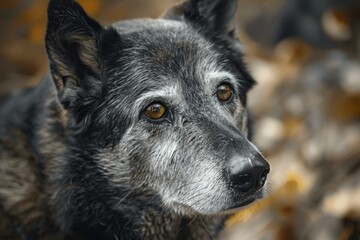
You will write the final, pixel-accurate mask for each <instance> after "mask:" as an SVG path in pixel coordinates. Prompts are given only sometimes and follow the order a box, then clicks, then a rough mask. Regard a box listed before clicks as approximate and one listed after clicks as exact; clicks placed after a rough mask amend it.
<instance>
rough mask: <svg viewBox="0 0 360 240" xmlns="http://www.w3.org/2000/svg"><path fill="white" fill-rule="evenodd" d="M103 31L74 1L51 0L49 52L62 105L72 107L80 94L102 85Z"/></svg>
mask: <svg viewBox="0 0 360 240" xmlns="http://www.w3.org/2000/svg"><path fill="white" fill-rule="evenodd" d="M102 30H103V28H102V27H101V26H100V24H99V23H97V22H96V21H95V20H93V19H91V18H90V17H89V16H88V15H87V14H86V13H85V11H84V10H83V9H82V7H81V6H80V5H79V4H77V3H76V2H74V1H72V0H50V2H49V7H48V25H47V32H46V38H45V43H46V50H47V54H48V57H49V61H50V70H51V74H52V77H53V79H54V81H55V85H56V88H57V90H58V96H59V100H60V102H62V103H63V104H64V106H65V107H69V105H71V103H72V102H73V101H74V100H75V99H74V98H76V96H77V95H79V94H80V93H79V92H80V91H81V90H83V91H93V89H91V88H93V87H94V86H95V85H99V84H98V83H99V82H100V61H99V49H98V42H99V37H100V34H101V32H102Z"/></svg>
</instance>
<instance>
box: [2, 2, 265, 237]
mask: <svg viewBox="0 0 360 240" xmlns="http://www.w3.org/2000/svg"><path fill="white" fill-rule="evenodd" d="M235 13H236V0H187V1H185V2H183V3H180V4H178V5H176V6H174V7H173V8H171V9H170V10H168V11H167V12H166V13H165V14H164V15H163V16H162V17H161V18H159V19H152V20H151V19H135V20H126V21H120V22H116V23H114V24H112V25H110V26H107V27H103V26H101V25H100V24H99V23H98V22H97V21H95V20H94V19H92V18H90V17H89V16H88V15H87V14H86V13H85V11H84V10H83V9H82V7H81V6H80V5H79V4H78V3H76V2H74V1H72V0H50V1H49V7H48V25H47V31H46V38H45V44H46V50H47V54H48V58H49V65H50V73H51V77H50V76H49V77H47V78H46V79H44V80H43V81H41V82H40V83H39V85H38V86H36V87H35V88H32V89H23V90H19V91H17V92H14V93H12V94H10V95H8V96H7V97H5V98H3V99H2V100H1V104H0V114H1V119H0V209H1V210H0V219H1V220H0V238H1V239H102V240H104V239H105V240H106V239H115V240H116V239H213V238H214V237H216V235H217V234H218V233H219V231H220V230H221V228H222V227H221V226H222V223H223V221H224V219H226V216H227V215H228V214H230V213H234V212H236V211H237V210H239V209H240V208H242V207H244V206H246V205H248V204H250V203H252V202H254V201H256V199H259V198H262V197H263V196H265V192H266V186H265V184H266V182H267V175H268V173H269V164H268V163H267V161H266V160H265V159H264V157H263V156H262V155H261V153H260V152H259V150H258V149H257V148H256V147H255V146H254V145H253V144H252V143H251V142H250V140H249V138H250V136H249V134H250V131H249V129H250V120H249V119H250V118H249V113H248V110H247V108H246V99H247V97H246V95H247V92H248V90H249V89H250V88H251V87H252V86H253V85H254V83H255V81H254V79H253V78H252V77H251V75H250V74H249V72H248V71H247V69H246V66H245V64H244V63H243V60H242V58H243V50H242V45H241V43H240V42H239V40H238V38H237V35H236V30H234V28H233V27H232V22H233V19H234V16H235Z"/></svg>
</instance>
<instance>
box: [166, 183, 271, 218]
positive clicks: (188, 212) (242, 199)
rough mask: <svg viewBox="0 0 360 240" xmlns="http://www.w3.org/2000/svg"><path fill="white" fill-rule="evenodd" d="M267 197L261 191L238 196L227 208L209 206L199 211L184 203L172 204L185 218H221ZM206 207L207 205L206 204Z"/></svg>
mask: <svg viewBox="0 0 360 240" xmlns="http://www.w3.org/2000/svg"><path fill="white" fill-rule="evenodd" d="M263 197H265V194H264V191H263V190H262V189H261V190H259V191H256V192H253V193H250V194H247V195H246V196H237V197H236V198H235V199H234V200H232V201H231V202H229V203H228V204H227V205H226V206H213V207H211V206H209V207H208V208H207V209H205V208H201V209H197V208H196V207H194V206H189V205H187V204H183V203H177V202H174V203H173V204H172V207H173V209H174V210H175V212H177V213H179V214H181V215H183V216H198V215H202V216H219V215H228V214H232V213H236V212H238V211H240V210H241V209H244V208H246V207H249V206H250V205H251V204H253V203H254V202H255V201H256V200H258V199H261V198H263ZM204 205H206V203H204Z"/></svg>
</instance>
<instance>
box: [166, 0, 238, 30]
mask: <svg viewBox="0 0 360 240" xmlns="http://www.w3.org/2000/svg"><path fill="white" fill-rule="evenodd" d="M236 6H237V0H187V1H185V2H183V3H180V4H178V5H176V6H174V7H172V8H171V9H169V10H168V11H167V12H166V13H165V15H164V16H163V17H164V18H166V19H174V20H181V21H185V22H187V23H189V24H191V25H192V26H193V27H194V28H196V29H197V30H199V31H200V32H202V33H203V34H205V35H208V36H212V37H222V36H227V35H230V36H231V34H232V33H233V30H234V27H232V26H231V22H232V21H233V19H234V17H235V14H236Z"/></svg>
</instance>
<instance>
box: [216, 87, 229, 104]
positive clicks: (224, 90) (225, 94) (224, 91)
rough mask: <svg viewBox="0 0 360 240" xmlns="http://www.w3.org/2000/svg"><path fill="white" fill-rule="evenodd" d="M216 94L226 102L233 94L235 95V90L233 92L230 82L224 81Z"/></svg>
mask: <svg viewBox="0 0 360 240" xmlns="http://www.w3.org/2000/svg"><path fill="white" fill-rule="evenodd" d="M216 95H217V98H218V99H219V100H220V101H223V102H225V101H228V100H229V99H230V98H231V96H232V95H233V92H232V89H231V87H230V86H229V85H228V84H226V83H223V84H221V85H219V87H218V89H217V92H216Z"/></svg>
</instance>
